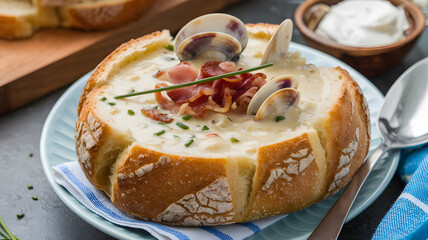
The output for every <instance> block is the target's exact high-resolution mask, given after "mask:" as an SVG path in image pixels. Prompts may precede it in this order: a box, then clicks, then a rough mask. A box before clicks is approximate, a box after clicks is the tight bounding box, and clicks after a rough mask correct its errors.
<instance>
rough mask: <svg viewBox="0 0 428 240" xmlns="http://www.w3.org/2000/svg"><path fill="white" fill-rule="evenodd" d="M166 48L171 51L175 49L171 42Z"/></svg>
mask: <svg viewBox="0 0 428 240" xmlns="http://www.w3.org/2000/svg"><path fill="white" fill-rule="evenodd" d="M165 49H167V50H169V51H174V46H173V45H171V44H169V45H168V46H166V47H165Z"/></svg>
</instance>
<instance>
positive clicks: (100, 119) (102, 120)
mask: <svg viewBox="0 0 428 240" xmlns="http://www.w3.org/2000/svg"><path fill="white" fill-rule="evenodd" d="M277 27H278V26H276V25H270V24H247V25H246V28H247V31H248V34H249V41H248V44H247V47H246V48H245V50H244V51H243V52H242V54H241V56H240V58H239V60H238V61H237V62H236V65H237V67H240V68H244V69H245V68H248V67H252V66H256V65H258V64H260V60H261V57H262V55H263V51H264V49H265V48H266V46H267V44H268V41H269V39H270V38H271V37H272V34H273V32H274V31H275V29H276V28H277ZM171 44H173V42H172V37H171V36H170V34H169V32H168V31H167V30H164V31H161V32H155V33H152V34H149V35H146V36H143V37H141V38H139V39H135V40H131V41H129V42H127V43H125V44H123V45H122V46H120V47H119V48H118V49H116V50H115V51H114V52H113V53H111V54H110V55H109V56H108V57H107V58H106V59H105V60H104V61H103V62H102V63H101V64H100V65H99V66H98V67H97V68H96V69H95V71H94V73H93V74H92V76H91V78H90V79H89V81H88V82H87V84H86V86H85V88H84V90H83V92H82V95H81V98H80V102H79V107H78V115H79V119H78V121H77V123H76V129H75V133H76V135H75V140H76V152H77V156H78V160H79V163H80V165H81V167H82V170H83V171H84V172H85V174H86V176H87V178H88V179H89V180H90V181H91V182H92V183H93V184H94V185H95V186H96V187H97V188H99V189H101V190H103V191H104V192H105V193H106V194H107V195H109V196H110V198H111V200H112V202H113V204H114V205H115V206H116V207H118V208H120V209H122V210H123V211H125V212H127V213H128V214H130V215H132V216H135V217H138V218H141V219H145V220H150V221H157V222H161V223H165V224H172V225H184V226H197V225H218V224H230V223H234V222H244V221H250V220H254V219H260V218H263V217H268V216H273V215H279V214H286V213H289V212H292V211H297V210H299V209H302V208H305V207H307V206H309V205H311V204H313V203H316V202H319V201H321V200H323V199H325V198H327V197H329V196H331V195H332V194H334V193H336V192H337V191H338V190H339V189H341V188H342V187H344V186H345V184H346V183H347V182H348V181H349V179H350V178H351V177H352V176H353V175H354V173H355V172H356V171H357V169H358V168H359V166H360V165H361V164H362V162H363V161H364V158H365V157H366V155H367V152H368V148H369V141H370V129H369V126H370V122H369V112H368V106H367V103H366V102H365V99H364V97H363V95H362V93H361V90H360V88H359V86H358V85H357V83H356V82H355V81H354V80H353V79H352V78H351V77H350V75H349V74H348V72H347V71H346V70H344V69H342V68H340V67H336V68H324V67H319V68H317V67H315V66H313V65H310V64H306V60H305V59H304V58H303V57H301V56H300V54H299V53H298V52H289V53H288V54H287V64H286V65H285V66H286V67H285V68H275V66H274V67H271V68H266V69H262V70H259V71H258V72H261V73H263V74H265V75H266V78H267V79H268V80H269V79H271V78H273V77H274V76H277V75H280V74H292V75H293V76H298V77H299V78H300V83H299V86H298V90H299V91H300V95H301V100H300V104H299V105H298V106H297V107H293V108H291V109H290V110H289V111H288V112H287V113H286V115H285V119H284V120H282V121H274V120H272V119H266V120H262V121H254V117H253V116H249V115H247V114H246V113H242V112H239V111H238V110H237V109H235V110H233V109H232V110H230V111H228V112H225V113H219V112H213V111H207V112H205V114H204V115H203V116H202V117H195V116H194V117H193V118H191V119H189V120H187V121H186V120H183V119H182V115H181V114H180V113H173V112H171V111H168V110H165V109H163V108H162V107H159V103H158V102H157V101H156V99H155V96H154V95H153V94H148V95H142V96H135V97H132V98H124V99H114V96H117V95H120V94H123V93H127V92H130V91H134V90H135V91H142V90H147V89H152V88H154V87H155V85H156V84H157V83H158V82H159V81H161V80H160V79H158V78H155V77H153V75H155V74H156V73H157V72H158V71H161V70H164V69H168V68H171V67H173V66H175V65H177V64H178V63H179V61H178V59H177V57H176V55H175V53H174V52H173V51H170V50H168V49H166V47H167V46H169V45H171ZM190 64H191V65H193V66H197V68H198V69H199V67H200V66H201V65H202V64H204V62H203V61H202V62H201V61H199V60H195V61H190ZM147 108H151V109H157V110H159V111H160V112H162V113H164V114H167V115H168V117H170V118H172V119H173V122H172V123H169V124H168V123H167V124H159V122H157V121H155V120H152V119H151V118H149V117H146V116H145V115H143V114H142V113H141V109H147ZM280 120H281V119H280ZM177 122H180V123H182V124H185V125H186V126H188V128H189V129H187V130H184V129H182V128H180V127H179V126H177V125H176V124H177ZM232 138H233V139H234V140H231V139H232ZM188 140H191V141H192V142H191V144H190V145H189V144H186V143H188Z"/></svg>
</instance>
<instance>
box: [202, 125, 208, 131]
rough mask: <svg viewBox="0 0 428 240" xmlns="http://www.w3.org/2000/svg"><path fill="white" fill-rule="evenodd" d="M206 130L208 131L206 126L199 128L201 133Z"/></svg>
mask: <svg viewBox="0 0 428 240" xmlns="http://www.w3.org/2000/svg"><path fill="white" fill-rule="evenodd" d="M207 130H210V129H209V128H208V127H207V125H204V126H203V127H202V128H201V131H207Z"/></svg>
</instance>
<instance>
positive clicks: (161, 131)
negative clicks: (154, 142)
mask: <svg viewBox="0 0 428 240" xmlns="http://www.w3.org/2000/svg"><path fill="white" fill-rule="evenodd" d="M164 133H165V130H163V129H162V130H160V131H159V132H155V133H154V134H155V135H156V136H160V135H162V134H164Z"/></svg>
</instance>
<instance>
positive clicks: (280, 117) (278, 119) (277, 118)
mask: <svg viewBox="0 0 428 240" xmlns="http://www.w3.org/2000/svg"><path fill="white" fill-rule="evenodd" d="M284 119H285V117H284V116H276V118H275V122H279V121H282V120H284Z"/></svg>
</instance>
